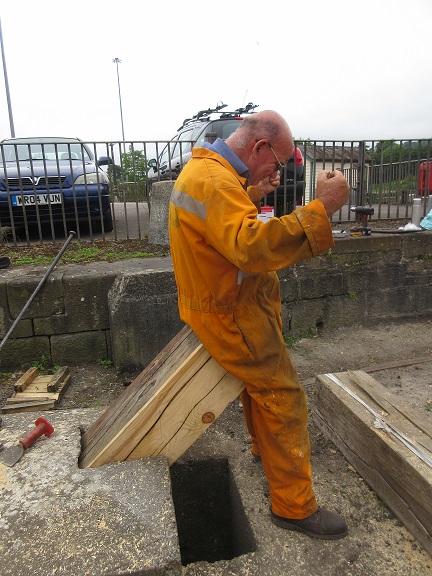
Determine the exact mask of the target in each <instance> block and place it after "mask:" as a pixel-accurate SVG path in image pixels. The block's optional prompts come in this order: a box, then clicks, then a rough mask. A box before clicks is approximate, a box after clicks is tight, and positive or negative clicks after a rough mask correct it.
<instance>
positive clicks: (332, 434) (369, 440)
mask: <svg viewBox="0 0 432 576" xmlns="http://www.w3.org/2000/svg"><path fill="white" fill-rule="evenodd" d="M334 376H336V378H337V379H338V380H339V382H341V383H342V384H343V385H344V386H345V387H346V388H347V389H348V390H349V391H350V392H352V393H353V394H354V395H355V396H356V397H358V398H360V399H361V400H363V402H365V404H366V406H367V407H368V408H370V409H372V410H373V411H375V412H376V413H378V414H379V415H380V416H382V417H383V418H384V420H385V422H387V423H388V424H390V425H391V426H393V427H394V428H396V429H397V430H398V431H400V432H402V433H403V434H405V435H406V436H407V437H408V438H409V439H410V441H412V442H413V444H414V445H415V446H416V447H417V448H418V450H419V451H420V453H423V454H425V455H426V457H427V458H426V459H428V458H431V457H432V452H431V450H432V437H431V435H430V434H429V433H428V430H429V425H428V424H427V423H426V422H425V421H423V420H424V419H422V418H421V416H420V415H415V416H413V417H410V418H407V416H406V409H403V410H401V409H400V407H399V406H398V402H397V399H396V398H395V397H394V396H393V395H392V394H391V393H390V392H389V391H388V390H386V389H385V388H384V386H382V385H381V384H380V383H379V382H377V381H376V380H375V379H373V378H372V377H371V376H369V375H368V374H366V373H365V372H363V371H360V370H359V371H355V372H342V373H338V374H335V375H334ZM316 394H317V396H316V402H315V403H314V419H315V421H316V423H317V425H318V426H319V428H320V429H321V430H322V431H323V432H324V433H325V434H326V435H327V436H328V437H329V438H330V439H331V440H332V441H333V442H334V444H335V445H336V446H337V447H338V448H339V450H340V451H341V452H342V454H343V455H344V456H345V457H346V459H347V460H348V461H349V462H350V463H351V464H352V465H353V466H354V467H355V468H356V470H357V471H358V473H359V474H360V475H361V476H362V477H363V478H364V479H365V480H366V482H367V483H368V484H369V485H370V486H371V488H372V489H373V490H374V491H375V492H376V493H377V494H378V496H379V497H380V498H381V499H382V500H383V501H384V502H385V503H386V504H387V505H388V506H389V508H390V509H391V510H392V511H393V512H394V514H395V515H396V516H397V517H398V518H399V519H400V520H401V522H402V523H403V524H404V525H405V527H406V528H407V529H408V530H409V531H410V532H411V534H413V536H414V537H415V538H417V540H418V541H419V542H420V543H421V544H422V545H423V546H424V548H425V549H426V550H427V551H428V553H429V554H432V467H431V466H430V465H429V464H428V463H427V462H425V461H423V460H422V459H421V458H419V456H417V455H416V454H415V453H414V452H413V451H411V450H410V449H409V448H408V447H407V446H405V444H403V443H402V442H401V441H400V440H398V439H397V437H396V436H394V435H393V434H389V433H388V432H386V431H384V430H382V429H380V428H377V427H376V426H375V420H376V418H375V416H374V414H373V413H371V411H370V410H369V409H368V408H366V407H365V406H363V405H362V404H361V403H360V402H359V401H358V400H357V399H356V398H354V397H352V396H351V395H350V394H349V393H348V392H347V391H345V390H344V389H343V388H341V387H340V386H339V385H338V384H337V383H335V382H333V381H332V380H331V379H330V378H329V377H328V376H327V375H325V374H321V375H319V376H317V385H316Z"/></svg>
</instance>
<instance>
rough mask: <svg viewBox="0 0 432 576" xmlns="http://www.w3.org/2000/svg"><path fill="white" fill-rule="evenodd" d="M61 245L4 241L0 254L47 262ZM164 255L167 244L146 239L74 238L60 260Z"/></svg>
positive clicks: (18, 262)
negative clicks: (5, 242) (16, 244)
mask: <svg viewBox="0 0 432 576" xmlns="http://www.w3.org/2000/svg"><path fill="white" fill-rule="evenodd" d="M62 246H63V243H53V242H43V243H39V244H38V243H34V244H30V245H19V246H8V245H5V246H3V247H0V256H7V257H8V258H9V259H10V261H11V266H39V265H40V266H45V265H50V264H51V263H52V262H53V260H54V258H55V257H56V256H57V255H58V253H59V252H60V249H61V247H62ZM165 256H169V247H168V246H159V245H158V246H156V245H151V244H148V242H147V241H146V240H105V241H104V240H95V241H94V242H90V241H83V242H78V241H72V242H71V243H70V244H69V245H68V247H67V249H66V250H65V251H64V252H63V254H62V257H61V259H60V262H59V263H60V264H87V263H90V262H115V261H118V260H130V259H133V258H156V257H165Z"/></svg>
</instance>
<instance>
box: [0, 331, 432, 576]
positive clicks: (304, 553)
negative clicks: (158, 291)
mask: <svg viewBox="0 0 432 576" xmlns="http://www.w3.org/2000/svg"><path fill="white" fill-rule="evenodd" d="M431 330H432V321H430V320H425V321H423V322H414V321H411V322H395V323H392V324H382V325H377V326H374V327H372V328H371V327H369V328H366V327H353V328H348V329H340V330H338V331H335V332H331V333H326V332H324V333H322V334H320V335H319V336H317V337H315V338H308V339H302V340H299V341H297V342H295V343H294V345H293V346H292V348H291V355H292V358H293V361H294V363H295V365H296V367H297V369H298V372H299V374H300V377H301V379H302V381H303V383H304V385H305V389H306V393H307V395H308V398H309V404H310V408H311V409H312V408H313V405H314V401H315V399H314V381H315V376H316V375H317V374H322V373H326V372H339V371H345V370H357V369H362V368H369V367H373V366H374V365H378V364H382V363H384V362H391V361H399V362H400V363H401V364H402V363H403V361H404V360H409V359H416V358H417V359H422V360H424V359H429V358H430V360H429V361H428V362H419V363H417V364H412V365H410V366H400V367H399V368H392V369H388V370H381V371H377V372H373V373H372V376H373V377H374V378H375V379H377V380H378V381H379V382H380V383H381V384H383V385H385V386H386V387H388V388H389V390H391V391H392V392H393V393H395V394H397V395H398V396H399V399H400V400H401V401H402V402H404V403H406V405H407V406H410V408H411V409H414V410H416V411H417V413H418V414H419V415H421V416H422V417H423V418H424V419H426V420H427V421H428V422H431V421H432V380H431V378H430V373H431V368H432V338H431ZM71 373H72V379H71V384H70V386H69V388H68V390H67V391H66V393H65V394H64V396H63V398H62V400H61V402H60V403H59V405H58V408H59V409H63V410H64V409H69V408H85V407H100V406H108V405H109V404H110V403H111V402H112V401H113V400H114V399H115V398H116V397H117V396H118V395H119V394H121V393H122V392H123V391H124V390H125V385H126V384H127V382H124V381H123V380H122V379H121V378H119V377H118V376H117V374H116V372H115V369H114V368H113V367H112V366H106V367H104V366H102V365H100V364H97V365H91V366H80V367H71ZM18 376H19V374H13V375H8V376H5V375H3V378H2V385H1V386H0V404H3V402H4V401H5V399H6V398H7V397H8V396H9V395H11V394H12V391H13V382H15V381H16V379H17V378H18ZM46 417H47V418H48V419H49V413H47V414H46ZM310 435H311V444H312V465H313V469H314V486H315V491H316V493H317V496H318V499H319V502H320V504H321V505H324V506H326V507H328V508H331V509H333V510H336V511H339V512H340V513H342V514H343V515H344V516H345V517H346V518H347V521H348V523H349V527H350V534H349V536H348V537H347V538H345V539H343V540H341V541H338V542H324V541H315V540H311V539H309V538H307V537H304V536H302V535H298V534H293V533H287V532H285V531H283V530H280V529H277V528H276V527H274V526H273V525H272V524H271V523H270V520H269V518H268V487H267V483H266V480H265V477H264V474H263V471H262V467H261V465H260V464H259V463H258V464H257V463H256V462H255V461H254V460H253V458H252V457H251V455H250V441H249V438H248V435H247V432H246V429H245V425H244V420H243V416H242V412H241V407H240V405H239V403H238V402H237V401H236V402H233V403H232V404H231V405H230V406H229V407H228V408H227V409H226V410H225V412H224V413H223V414H222V416H221V417H220V418H219V419H218V420H217V421H216V422H215V424H214V425H212V426H211V427H210V428H209V430H208V431H207V432H206V434H204V435H203V436H202V437H201V438H200V439H199V440H198V441H197V442H196V443H195V444H194V445H193V446H192V447H191V448H190V449H189V451H188V452H186V453H185V454H184V455H183V457H182V459H184V460H187V459H191V458H192V459H194V458H195V459H196V458H198V459H200V458H203V457H204V458H207V457H208V458H211V457H228V456H229V458H230V459H231V461H232V462H233V467H234V472H235V468H236V467H237V469H238V470H241V472H240V475H241V476H242V477H243V478H247V488H246V489H245V490H244V493H242V497H244V500H245V508H246V509H247V511H248V516H249V517H250V518H251V524H252V526H253V527H255V528H256V532H257V533H259V534H261V538H262V541H261V542H260V543H259V545H260V550H264V552H263V554H264V556H263V558H261V557H260V556H256V555H254V554H252V555H246V556H241V557H239V558H236V559H234V560H231V561H229V562H228V561H227V562H216V563H214V564H208V563H205V562H201V563H196V564H193V565H189V566H188V567H187V568H185V575H187V576H198V575H206V576H207V575H212V574H214V575H215V576H216V575H217V576H219V575H223V576H225V575H229V574H232V575H236V576H237V575H239V576H243V575H244V576H246V574H249V575H251V576H252V575H253V576H267V575H268V572H266V566H265V565H264V566H262V567H261V568H259V565H260V564H259V562H264V564H265V554H266V551H267V550H268V551H270V552H269V553H271V554H273V557H272V560H269V562H275V558H279V562H280V564H281V565H280V567H279V568H277V567H274V568H272V570H273V571H272V576H282V575H285V574H296V576H302V575H306V574H311V575H313V576H315V575H316V576H318V575H319V576H322V575H324V576H326V575H328V576H334V575H339V576H395V575H401V576H402V575H410V576H417V575H418V576H425V575H426V574H432V560H431V557H430V556H429V555H428V553H427V552H426V551H425V550H424V549H423V548H422V547H421V545H420V544H419V543H418V542H417V541H416V540H415V539H414V538H413V537H412V536H411V534H410V533H409V532H408V531H407V530H406V529H405V528H404V526H403V525H402V524H401V522H400V521H399V520H398V519H397V518H395V516H394V515H393V514H392V512H391V511H390V510H389V509H388V508H387V506H386V505H385V504H384V503H383V502H382V501H381V500H380V499H379V498H378V497H377V495H376V494H375V493H374V492H373V490H371V489H370V488H369V487H368V485H367V484H366V482H365V481H364V480H363V479H362V478H361V477H360V475H359V474H358V473H357V471H356V470H355V469H354V468H353V467H352V466H351V465H350V464H349V463H348V462H347V461H346V460H345V458H344V457H343V456H342V455H341V453H340V452H339V451H338V450H337V449H336V447H335V446H334V445H333V444H332V442H330V441H329V440H328V438H326V437H325V436H324V435H323V434H322V432H321V431H320V430H319V429H318V428H317V427H316V426H315V424H314V422H313V419H311V422H310ZM241 490H242V489H241V487H240V491H241ZM278 555H279V556H278ZM260 558H261V559H260ZM287 558H289V561H288V560H286V559H287ZM272 565H273V564H272Z"/></svg>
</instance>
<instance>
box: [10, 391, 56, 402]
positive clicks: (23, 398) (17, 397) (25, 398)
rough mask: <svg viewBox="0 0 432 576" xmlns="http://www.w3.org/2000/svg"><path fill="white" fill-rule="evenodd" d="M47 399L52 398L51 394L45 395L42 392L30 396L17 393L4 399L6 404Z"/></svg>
mask: <svg viewBox="0 0 432 576" xmlns="http://www.w3.org/2000/svg"><path fill="white" fill-rule="evenodd" d="M47 400H52V398H51V395H49V396H46V395H44V394H38V395H37V396H32V395H31V394H25V393H22V392H21V393H19V394H16V395H15V396H12V398H8V399H7V400H6V405H9V404H20V403H22V402H45V401H47Z"/></svg>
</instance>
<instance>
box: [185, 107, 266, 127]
mask: <svg viewBox="0 0 432 576" xmlns="http://www.w3.org/2000/svg"><path fill="white" fill-rule="evenodd" d="M258 106H259V105H258V104H252V102H249V104H247V105H246V106H245V107H244V108H237V110H234V111H233V112H223V113H222V114H221V116H220V117H221V118H235V117H236V116H240V114H250V113H252V111H253V110H254V109H255V108H257V107H258ZM226 107H227V104H224V103H223V102H218V104H217V105H216V108H207V110H200V111H199V112H197V114H195V116H192V118H186V119H185V120H183V124H182V125H181V126H180V128H178V130H181V129H182V128H184V127H185V126H187V125H188V124H192V123H195V122H197V121H199V122H206V121H207V120H208V119H209V116H210V115H211V114H213V113H214V112H219V111H220V110H222V108H226Z"/></svg>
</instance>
